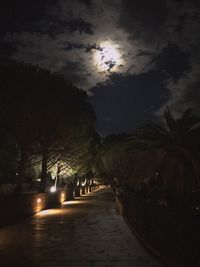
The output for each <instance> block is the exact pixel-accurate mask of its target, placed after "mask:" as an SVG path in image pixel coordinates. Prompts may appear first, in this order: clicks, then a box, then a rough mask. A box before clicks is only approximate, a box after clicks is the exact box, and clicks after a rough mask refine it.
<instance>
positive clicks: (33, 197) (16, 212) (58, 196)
mask: <svg viewBox="0 0 200 267" xmlns="http://www.w3.org/2000/svg"><path fill="white" fill-rule="evenodd" d="M68 196H69V192H68V191H66V190H65V191H58V192H55V193H32V194H22V195H19V196H7V197H3V198H0V210H1V215H0V226H4V225H8V224H11V223H14V222H16V221H18V220H21V219H24V218H25V217H27V216H30V215H33V214H34V213H37V212H39V211H41V210H44V209H48V208H55V207H59V205H60V204H61V203H62V202H63V201H66V200H69V197H68Z"/></svg>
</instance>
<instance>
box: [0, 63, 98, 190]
mask: <svg viewBox="0 0 200 267" xmlns="http://www.w3.org/2000/svg"><path fill="white" fill-rule="evenodd" d="M0 76H1V90H0V125H1V128H0V147H1V150H0V183H1V184H3V183H4V184H5V183H12V184H14V187H13V191H14V193H16V194H19V193H20V192H21V191H22V185H23V183H24V182H34V179H35V178H36V177H35V176H36V175H35V172H34V171H37V172H38V174H37V180H40V184H39V187H38V190H39V192H45V190H46V185H47V182H49V181H50V182H51V179H49V178H51V175H52V170H54V173H55V171H56V176H57V177H56V179H58V182H59V180H61V178H62V182H63V178H65V177H66V175H67V171H68V173H69V170H70V173H71V175H73V176H74V177H75V176H76V180H77V179H78V178H81V177H85V176H87V174H88V173H91V171H92V157H93V154H94V153H95V145H96V141H97V140H98V136H97V134H96V133H95V132H94V123H95V114H94V111H93V109H92V107H91V105H90V103H89V102H88V99H87V94H86V93H85V92H84V91H83V90H80V89H78V88H76V87H75V86H73V85H72V84H71V83H69V82H68V81H66V80H65V79H64V78H63V77H62V76H60V75H58V74H54V73H50V72H49V71H46V70H44V69H41V68H39V67H37V66H32V65H27V64H23V63H15V62H14V63H9V64H7V65H1V66H0ZM65 170H66V172H65ZM65 173H66V174H65ZM76 173H78V174H79V176H80V177H77V175H76ZM68 175H69V174H68ZM54 176H55V174H54ZM90 176H91V175H90ZM54 178H55V177H54ZM59 178H60V179H59ZM90 178H91V177H90Z"/></svg>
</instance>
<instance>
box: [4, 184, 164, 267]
mask: <svg viewBox="0 0 200 267" xmlns="http://www.w3.org/2000/svg"><path fill="white" fill-rule="evenodd" d="M0 266H1V267H10V266H11V267H14V266H17V267H23V266H26V267H31V266H36V267H37V266H43V267H44V266H48V267H59V266H61V267H62V266H66V267H90V266H91V267H92V266H94V267H111V266H112V267H160V266H161V265H160V263H158V262H157V261H156V260H155V259H153V258H152V257H151V256H150V255H149V254H148V253H147V252H146V251H145V250H144V249H143V247H141V245H140V244H139V243H138V241H137V239H136V238H135V237H134V236H133V234H132V233H131V231H130V230H129V228H128V227H127V225H126V224H125V222H124V221H123V218H122V217H121V216H120V215H117V214H116V211H115V204H114V199H113V196H112V193H111V191H110V189H109V188H104V189H100V190H98V191H96V192H93V193H90V194H88V195H85V196H83V197H80V198H78V199H77V200H75V201H71V202H65V203H64V204H63V205H62V208H60V209H52V210H46V211H42V212H40V213H38V214H37V215H34V216H32V217H30V218H28V219H26V220H25V221H23V222H21V223H18V224H16V225H14V226H9V227H5V228H1V229H0Z"/></svg>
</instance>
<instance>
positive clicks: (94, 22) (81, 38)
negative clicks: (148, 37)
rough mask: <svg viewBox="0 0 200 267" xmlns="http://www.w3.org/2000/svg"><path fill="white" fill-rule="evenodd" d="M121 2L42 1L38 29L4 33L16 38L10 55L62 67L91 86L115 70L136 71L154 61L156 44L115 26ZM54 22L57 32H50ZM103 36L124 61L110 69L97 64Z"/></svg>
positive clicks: (78, 81) (86, 86) (81, 83)
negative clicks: (42, 14) (43, 13)
mask: <svg viewBox="0 0 200 267" xmlns="http://www.w3.org/2000/svg"><path fill="white" fill-rule="evenodd" d="M121 6H122V3H121V1H103V0H101V1H99V0H98V1H97V0H96V1H92V2H91V5H88V4H87V5H86V4H85V3H84V2H82V4H80V1H78V0H76V1H70V2H68V1H58V3H57V5H54V6H46V7H45V8H46V12H47V13H48V15H51V20H50V19H48V20H47V21H45V20H44V19H43V20H41V21H38V22H37V25H40V31H38V32H23V31H22V32H20V33H7V35H6V36H5V40H6V41H8V42H9V41H10V42H13V41H14V42H15V46H16V53H15V54H14V55H13V58H14V59H17V60H23V61H25V62H29V63H33V64H39V65H40V66H41V67H44V68H48V69H50V70H52V71H56V72H61V73H63V74H64V75H66V76H67V77H68V78H69V79H71V80H72V81H73V82H75V83H76V84H77V85H78V86H81V87H82V88H84V89H86V90H90V89H91V88H92V87H93V86H95V85H96V84H98V83H100V82H105V81H107V80H108V79H109V77H110V75H112V74H113V73H120V74H123V75H128V74H140V73H144V72H146V71H148V70H149V69H151V68H152V66H153V65H152V64H151V61H152V57H153V55H154V54H155V53H156V49H155V46H154V45H152V46H149V45H145V44H144V42H141V41H140V40H139V39H137V38H135V39H134V40H133V39H132V38H130V33H129V32H128V31H126V30H125V29H124V28H123V27H119V21H120V17H121V16H122V14H121V13H120V12H119V8H121ZM125 15H126V14H125ZM52 28H54V29H57V32H56V31H55V33H54V34H50V32H51V29H52ZM45 29H46V32H45ZM105 42H110V43H113V45H114V46H115V47H116V53H118V54H119V55H120V58H119V59H118V61H120V62H122V64H119V65H120V67H118V68H112V66H111V65H110V67H111V68H108V69H109V71H102V70H101V69H99V68H98V66H97V65H98V62H95V60H94V59H95V55H96V52H97V49H96V47H98V46H100V44H102V43H105ZM141 51H144V53H143V55H142V54H141ZM145 51H146V52H148V53H145Z"/></svg>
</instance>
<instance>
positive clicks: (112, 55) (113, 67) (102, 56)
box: [94, 42, 122, 72]
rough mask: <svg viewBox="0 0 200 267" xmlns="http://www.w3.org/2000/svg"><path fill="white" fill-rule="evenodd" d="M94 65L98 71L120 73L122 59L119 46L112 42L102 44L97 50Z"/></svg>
mask: <svg viewBox="0 0 200 267" xmlns="http://www.w3.org/2000/svg"><path fill="white" fill-rule="evenodd" d="M94 63H95V65H96V67H97V70H98V71H102V72H105V71H114V72H117V71H119V70H120V68H121V67H122V59H121V55H120V53H119V48H118V46H117V45H115V44H112V43H111V42H102V43H100V44H99V46H98V47H97V48H96V50H95V54H94Z"/></svg>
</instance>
